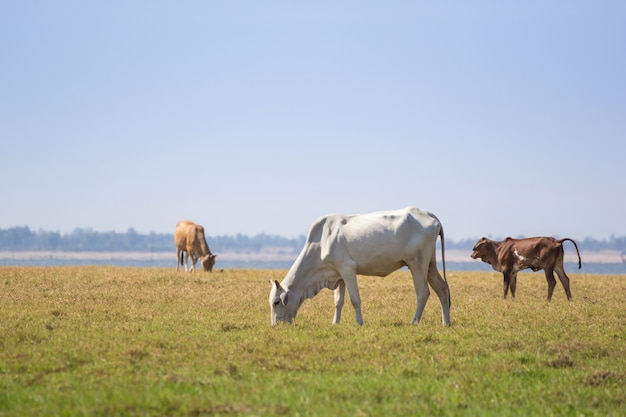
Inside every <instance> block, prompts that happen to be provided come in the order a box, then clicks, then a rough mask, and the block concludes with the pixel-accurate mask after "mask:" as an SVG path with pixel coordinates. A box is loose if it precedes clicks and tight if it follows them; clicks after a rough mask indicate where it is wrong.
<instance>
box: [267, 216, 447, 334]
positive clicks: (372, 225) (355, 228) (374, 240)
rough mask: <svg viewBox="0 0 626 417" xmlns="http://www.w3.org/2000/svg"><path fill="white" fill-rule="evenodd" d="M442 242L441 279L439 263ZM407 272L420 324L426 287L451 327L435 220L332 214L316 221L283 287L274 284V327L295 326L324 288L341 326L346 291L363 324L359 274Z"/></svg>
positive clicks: (440, 231) (415, 319) (439, 233)
mask: <svg viewBox="0 0 626 417" xmlns="http://www.w3.org/2000/svg"><path fill="white" fill-rule="evenodd" d="M437 236H441V252H442V261H443V275H444V278H443V279H442V278H441V275H440V274H439V271H437V264H436V258H435V252H436V243H437ZM403 266H408V267H409V269H410V270H411V274H412V275H413V284H414V286H415V294H416V297H417V309H416V310H415V316H414V317H413V324H416V323H418V322H419V320H420V318H421V317H422V312H423V311H424V307H425V306H426V301H427V300H428V297H429V295H430V290H429V288H428V284H430V286H431V287H432V288H433V289H434V290H435V293H437V296H438V297H439V301H440V302H441V311H442V319H443V324H444V325H446V326H449V325H450V289H449V287H448V282H447V280H446V279H445V275H446V272H445V271H446V270H445V255H444V239H443V227H442V226H441V223H440V222H439V220H438V219H437V217H435V216H434V215H433V214H431V213H429V212H427V211H425V210H421V209H418V208H412V207H409V208H406V209H404V210H397V211H382V212H376V213H370V214H364V215H353V216H342V215H337V214H331V215H327V216H324V217H321V218H319V219H318V220H316V221H315V222H314V223H313V225H312V226H311V229H310V231H309V235H308V237H307V240H306V243H305V245H304V248H303V249H302V252H300V255H299V256H298V258H297V259H296V261H295V262H294V264H293V265H292V266H291V269H290V270H289V272H287V276H285V279H283V281H282V282H281V283H279V282H278V281H276V280H275V281H273V282H271V284H272V289H271V291H270V296H269V303H270V309H271V322H272V324H273V325H274V324H277V323H278V322H281V321H286V322H291V321H292V320H293V318H294V317H295V316H296V314H297V313H298V309H299V308H300V305H301V304H302V302H303V301H304V300H306V299H307V298H312V297H314V296H315V295H316V294H317V293H319V292H320V291H321V290H322V289H323V288H329V289H331V290H334V291H335V294H334V295H335V316H334V319H333V323H339V321H340V319H341V309H342V307H343V302H344V294H345V289H346V287H347V288H348V295H349V296H350V301H352V305H353V306H354V310H355V312H356V322H357V324H359V325H362V324H363V318H362V316H361V297H360V296H359V287H358V285H357V274H361V275H373V276H379V277H384V276H386V275H389V274H390V273H392V272H393V271H396V270H397V269H399V268H401V267H403Z"/></svg>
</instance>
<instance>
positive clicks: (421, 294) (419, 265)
mask: <svg viewBox="0 0 626 417" xmlns="http://www.w3.org/2000/svg"><path fill="white" fill-rule="evenodd" d="M407 264H408V266H409V269H410V270H411V275H412V276H413V286H414V287H415V297H416V298H417V308H416V309H415V316H413V321H412V322H411V323H412V324H417V323H419V321H420V319H421V318H422V313H423V312H424V307H426V302H427V301H428V297H430V289H429V288H428V266H429V263H424V262H423V261H421V262H420V261H419V260H416V261H414V262H407Z"/></svg>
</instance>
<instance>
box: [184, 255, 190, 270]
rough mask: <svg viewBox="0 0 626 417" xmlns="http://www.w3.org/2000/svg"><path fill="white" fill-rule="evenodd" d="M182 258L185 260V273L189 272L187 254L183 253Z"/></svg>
mask: <svg viewBox="0 0 626 417" xmlns="http://www.w3.org/2000/svg"><path fill="white" fill-rule="evenodd" d="M183 256H184V258H185V260H184V263H185V272H189V252H183Z"/></svg>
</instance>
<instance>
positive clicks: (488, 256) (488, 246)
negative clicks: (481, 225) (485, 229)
mask: <svg viewBox="0 0 626 417" xmlns="http://www.w3.org/2000/svg"><path fill="white" fill-rule="evenodd" d="M494 243H495V242H494V241H493V240H489V239H487V238H486V237H483V238H480V239H479V240H478V242H476V244H475V245H474V249H473V250H474V252H472V255H471V256H472V259H478V258H480V260H481V261H483V262H486V263H488V264H490V265H492V264H493V262H494V261H496V252H495V248H494Z"/></svg>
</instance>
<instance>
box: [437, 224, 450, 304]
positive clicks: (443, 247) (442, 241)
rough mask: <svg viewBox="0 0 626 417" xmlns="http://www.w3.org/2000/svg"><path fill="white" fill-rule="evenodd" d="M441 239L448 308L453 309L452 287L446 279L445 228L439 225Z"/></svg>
mask: <svg viewBox="0 0 626 417" xmlns="http://www.w3.org/2000/svg"><path fill="white" fill-rule="evenodd" d="M439 237H440V238H441V265H442V267H443V280H444V281H445V282H446V287H448V307H450V308H452V297H451V296H450V286H449V285H448V278H447V277H446V245H445V243H444V238H443V226H442V225H441V223H440V224H439Z"/></svg>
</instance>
